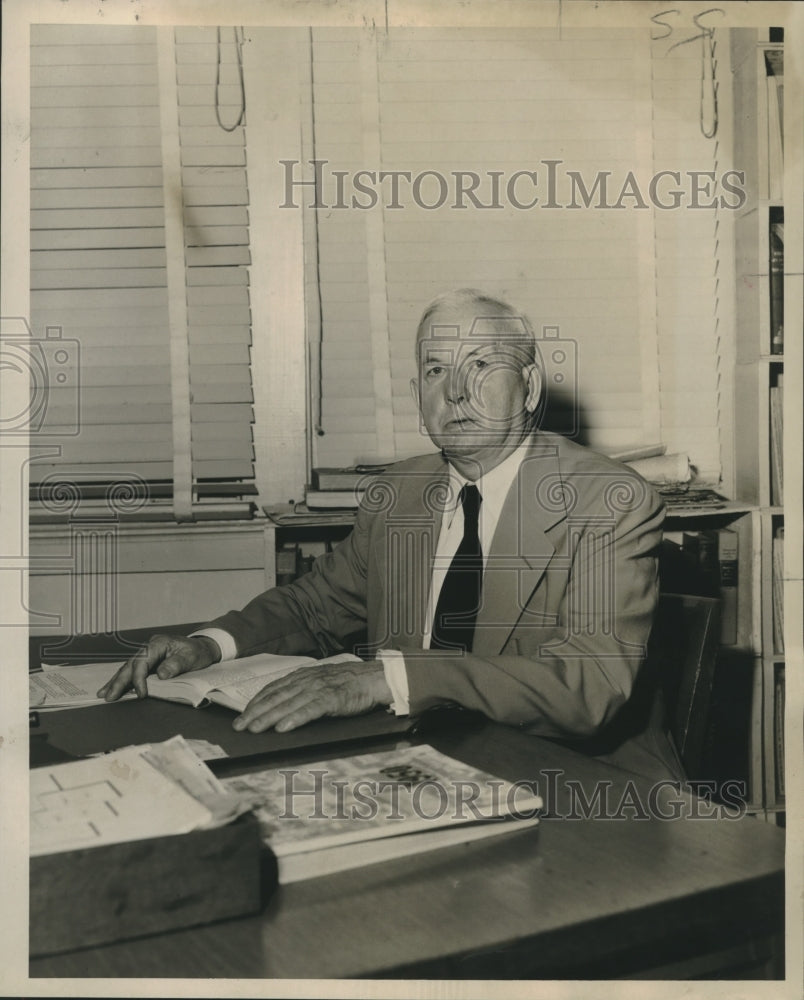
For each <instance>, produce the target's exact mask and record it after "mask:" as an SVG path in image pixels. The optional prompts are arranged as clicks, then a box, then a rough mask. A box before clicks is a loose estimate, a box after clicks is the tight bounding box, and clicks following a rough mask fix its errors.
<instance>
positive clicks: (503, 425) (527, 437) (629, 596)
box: [99, 289, 682, 778]
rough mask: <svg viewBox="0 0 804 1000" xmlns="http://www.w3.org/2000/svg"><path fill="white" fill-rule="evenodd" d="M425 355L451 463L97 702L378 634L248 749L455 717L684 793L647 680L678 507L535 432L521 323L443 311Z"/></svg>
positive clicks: (441, 455)
mask: <svg viewBox="0 0 804 1000" xmlns="http://www.w3.org/2000/svg"><path fill="white" fill-rule="evenodd" d="M416 343H417V361H418V376H417V377H416V378H415V379H414V380H413V382H412V388H413V392H414V395H415V397H416V400H417V403H418V407H419V411H420V414H421V419H422V422H423V425H424V427H425V428H426V431H427V433H428V434H429V436H430V438H431V440H432V441H433V442H434V444H436V445H437V446H438V448H439V452H438V453H435V454H429V455H425V456H422V457H420V458H414V459H409V460H407V461H403V462H400V463H398V464H396V465H394V466H392V467H391V468H390V470H389V471H388V472H387V473H386V474H385V475H383V476H382V477H381V478H380V479H378V480H376V481H374V482H373V483H372V484H371V486H370V488H369V489H368V490H367V491H366V494H365V499H364V502H363V504H362V505H361V508H360V510H359V512H358V515H357V519H356V523H355V528H354V530H353V532H352V533H351V534H350V535H349V537H348V538H347V539H346V540H345V541H344V542H342V543H341V544H340V545H339V546H338V547H337V548H336V549H335V550H334V551H333V552H332V553H330V554H328V555H326V556H322V557H321V558H319V559H318V560H317V561H316V563H315V565H314V567H313V570H312V572H311V573H309V574H307V575H306V576H304V577H302V578H300V579H299V580H297V581H296V582H295V583H292V584H290V585H288V586H285V587H278V588H275V589H273V590H270V591H268V592H266V593H264V594H261V595H260V596H258V597H256V598H255V599H254V600H253V601H251V602H250V603H249V604H248V605H247V606H246V607H245V608H244V609H243V610H242V611H232V612H229V613H228V614H225V615H223V616H222V617H221V618H219V619H216V620H215V621H213V622H211V623H210V624H209V625H208V626H206V627H205V628H204V629H202V630H200V632H199V633H197V634H195V635H194V636H192V637H189V638H176V637H168V636H155V637H153V638H152V639H151V641H150V642H149V643H148V645H147V646H146V647H145V648H144V649H143V650H142V651H141V652H140V653H139V654H138V655H137V656H135V657H134V658H132V659H131V660H130V661H128V662H127V663H126V664H125V665H124V666H123V667H122V668H121V669H120V671H119V672H118V673H117V674H116V675H115V677H114V678H113V679H112V680H111V681H110V682H109V683H108V684H107V685H106V686H105V687H104V688H102V689H101V691H100V692H99V693H100V694H101V696H104V697H105V698H106V699H107V700H114V699H116V698H118V697H119V696H120V695H121V694H122V693H123V691H125V690H127V689H128V688H129V687H133V688H134V689H135V691H136V692H137V693H138V694H139V695H140V696H141V697H144V696H145V694H146V693H147V687H146V677H147V675H148V673H149V672H151V671H153V670H156V671H157V673H158V675H159V676H160V677H170V676H175V675H176V674H178V673H182V672H184V671H187V670H197V669H200V668H202V667H205V666H208V665H209V664H211V663H213V662H216V661H218V660H227V659H232V658H234V657H236V656H248V655H251V654H253V653H257V652H272V653H282V654H312V655H315V656H319V657H327V656H331V655H332V654H333V653H334V652H336V651H337V650H338V649H339V648H341V640H342V639H343V638H344V637H346V636H348V635H351V634H353V633H355V632H356V631H358V630H360V629H366V630H367V634H368V641H367V644H366V646H365V647H364V648H363V649H362V650H361V653H362V654H363V655H364V656H367V657H368V658H367V659H365V660H363V661H361V662H349V663H340V664H322V665H316V666H310V667H303V668H301V669H299V670H297V671H296V672H294V673H293V674H291V675H289V676H288V677H286V678H284V679H281V680H278V681H274V682H272V683H270V684H268V685H266V687H265V688H263V690H262V691H261V692H260V693H259V694H257V695H256V696H255V697H254V698H253V699H252V701H251V702H250V703H249V705H248V706H247V707H246V709H245V710H244V711H243V712H242V714H241V715H239V716H238V717H237V718H236V719H235V721H234V727H235V729H239V730H242V729H248V730H250V731H253V732H259V731H262V730H265V729H267V728H270V727H275V728H276V730H277V731H287V730H290V729H294V728H296V727H297V726H301V725H303V724H304V723H306V722H309V721H311V720H313V719H315V718H318V717H320V716H324V715H356V714H359V713H362V712H366V711H368V710H370V709H372V708H374V707H376V706H391V708H392V709H393V710H394V711H396V712H397V713H400V714H404V713H419V712H421V711H423V710H425V709H427V708H430V707H433V706H437V705H441V704H452V705H460V706H463V707H464V708H469V709H474V710H479V711H481V712H483V713H485V714H486V715H487V716H489V717H490V718H492V719H495V720H498V721H501V722H504V723H508V724H510V725H515V726H518V727H522V728H524V729H526V730H527V731H529V732H532V733H534V734H537V735H541V736H547V737H551V738H554V739H560V740H563V741H566V742H567V743H569V744H570V745H573V746H576V747H578V748H580V749H582V750H585V751H587V752H590V753H594V754H596V755H598V756H603V757H605V758H607V759H609V760H611V761H613V762H615V763H617V764H619V765H622V766H625V767H627V768H629V769H630V770H634V771H636V772H639V773H642V774H646V775H650V776H653V777H657V778H667V777H681V775H682V772H681V770H680V767H679V765H678V758H677V756H676V755H675V753H674V751H673V748H672V746H671V744H670V742H669V741H668V739H667V737H666V735H665V732H664V731H663V726H662V720H661V718H660V711H661V708H660V705H659V703H658V701H657V699H656V698H655V697H654V696H653V687H654V686H655V685H654V684H653V681H652V678H650V677H647V676H646V670H645V668H644V663H645V647H646V643H647V640H648V635H649V632H650V628H651V623H652V619H653V614H654V611H655V608H656V602H657V596H658V583H657V553H658V548H659V544H660V540H661V525H662V521H663V517H664V512H663V508H662V505H661V502H660V501H659V499H658V498H657V497H656V495H655V494H654V493H653V491H652V490H651V489H650V487H649V486H648V485H647V484H646V483H645V482H644V481H643V480H642V479H641V478H640V477H639V476H638V475H636V473H634V472H633V471H632V470H630V469H628V468H626V467H625V466H622V465H620V464H619V463H617V462H613V461H611V460H609V459H607V458H604V457H602V456H600V455H598V454H596V453H594V452H592V451H589V450H588V449H586V448H583V447H581V446H579V445H577V444H574V443H573V442H571V441H569V440H567V439H566V438H564V437H561V436H559V435H555V434H551V433H548V432H545V431H542V430H540V429H538V426H537V423H538V420H537V416H538V412H539V408H540V401H541V400H542V398H543V378H544V375H543V371H542V368H541V365H540V361H539V357H538V352H537V348H536V343H535V338H534V336H533V332H532V330H531V328H530V326H529V324H528V322H527V320H526V319H525V317H523V316H522V315H521V314H520V313H519V312H517V310H515V309H514V308H512V307H511V306H510V305H509V304H508V303H506V302H503V301H501V300H498V299H495V298H491V297H489V296H486V295H484V294H483V293H481V292H478V291H475V290H472V289H460V290H458V291H455V292H450V293H447V294H446V295H443V296H440V297H439V298H438V299H436V300H435V301H434V302H433V303H432V304H431V305H430V306H429V307H428V308H427V309H426V310H425V312H424V315H423V317H422V320H421V322H420V324H419V328H418V334H417V341H416ZM646 689H650V692H651V693H650V697H647V698H646V697H645V693H644V692H645V690H646ZM657 706H658V707H657Z"/></svg>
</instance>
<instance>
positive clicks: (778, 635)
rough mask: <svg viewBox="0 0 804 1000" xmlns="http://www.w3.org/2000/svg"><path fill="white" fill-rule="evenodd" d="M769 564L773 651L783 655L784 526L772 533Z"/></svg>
mask: <svg viewBox="0 0 804 1000" xmlns="http://www.w3.org/2000/svg"><path fill="white" fill-rule="evenodd" d="M771 563H772V568H773V574H772V575H773V586H772V590H771V600H772V602H773V651H774V652H775V653H780V654H783V653H784V526H783V525H780V526H779V527H778V528H777V529H776V530H775V531H774V533H773V541H772V542H771Z"/></svg>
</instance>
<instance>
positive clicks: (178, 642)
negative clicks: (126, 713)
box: [98, 635, 221, 701]
mask: <svg viewBox="0 0 804 1000" xmlns="http://www.w3.org/2000/svg"><path fill="white" fill-rule="evenodd" d="M220 658H221V651H220V649H219V648H218V644H217V643H216V642H215V640H214V639H210V638H209V637H208V636H202V635H199V636H194V637H192V638H189V639H188V638H185V637H184V636H181V635H153V636H151V638H150V640H149V641H148V645H147V646H143V647H142V649H141V650H140V651H139V653H137V654H136V656H132V657H131V659H130V660H127V661H126V662H125V663H124V664H123V666H122V667H121V668H120V669H119V670H118V671H117V673H116V674H115V675H114V677H113V678H112V679H111V680H110V681H108V682H107V683H106V684H104V685H103V687H102V688H101V689H100V690H99V691H98V697H99V698H105V699H106V701H117V699H118V698H119V697H120V696H121V695H122V694H125V693H126V691H128V690H129V688H134V690H135V691H136V692H137V696H138V697H139V698H145V697H146V696H147V694H148V688H147V685H146V678H147V676H148V674H150V673H153V672H154V670H156V674H157V676H158V677H161V678H162V679H163V680H167V679H168V678H169V677H176V676H178V675H179V674H186V673H187V672H188V671H189V670H203V668H204V667H208V666H210V665H211V664H213V663H217V662H218V660H219V659H220Z"/></svg>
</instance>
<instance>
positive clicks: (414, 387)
mask: <svg viewBox="0 0 804 1000" xmlns="http://www.w3.org/2000/svg"><path fill="white" fill-rule="evenodd" d="M410 394H411V396H413V402H414V403H415V404H416V406H417V408H420V403H419V398H420V396H419V380H418V379H417V378H412V379H411V380H410Z"/></svg>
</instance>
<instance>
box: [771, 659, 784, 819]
mask: <svg viewBox="0 0 804 1000" xmlns="http://www.w3.org/2000/svg"><path fill="white" fill-rule="evenodd" d="M784 701H785V691H784V666H782V665H781V664H780V665H778V666H777V667H776V670H775V674H774V678H773V755H774V763H775V768H774V772H775V778H776V796H777V799H784Z"/></svg>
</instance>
